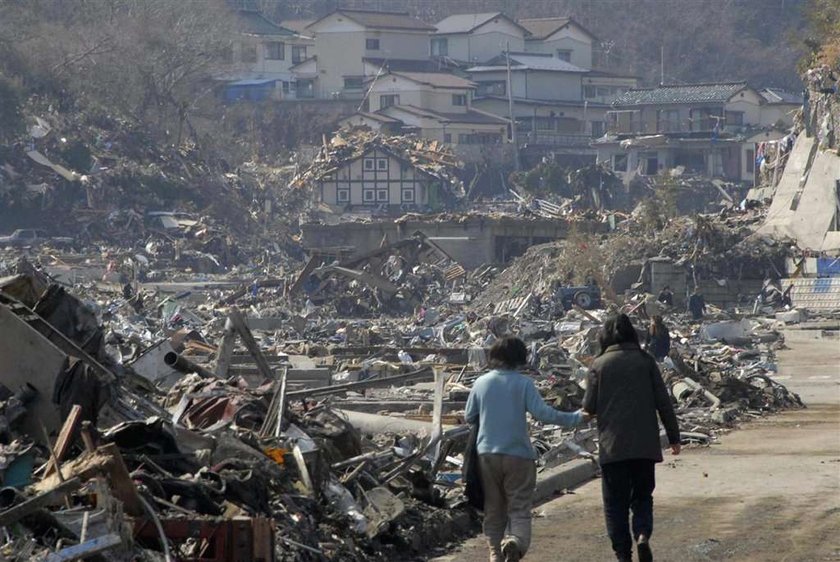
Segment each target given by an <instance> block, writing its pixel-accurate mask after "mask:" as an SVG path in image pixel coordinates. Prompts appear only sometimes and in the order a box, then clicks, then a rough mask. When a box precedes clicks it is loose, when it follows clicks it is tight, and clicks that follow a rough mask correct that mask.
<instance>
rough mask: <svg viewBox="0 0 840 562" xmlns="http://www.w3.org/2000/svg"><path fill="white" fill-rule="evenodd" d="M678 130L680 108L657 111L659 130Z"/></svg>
mask: <svg viewBox="0 0 840 562" xmlns="http://www.w3.org/2000/svg"><path fill="white" fill-rule="evenodd" d="M679 130H680V110H679V109H662V110H660V111H659V132H661V133H672V132H677V131H679Z"/></svg>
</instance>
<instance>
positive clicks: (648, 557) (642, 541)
mask: <svg viewBox="0 0 840 562" xmlns="http://www.w3.org/2000/svg"><path fill="white" fill-rule="evenodd" d="M636 551H637V552H638V553H639V562H653V552H651V550H650V543H649V542H648V538H647V537H645V536H641V537H639V543H638V544H637V545H636Z"/></svg>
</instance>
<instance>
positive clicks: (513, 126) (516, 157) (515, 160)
mask: <svg viewBox="0 0 840 562" xmlns="http://www.w3.org/2000/svg"><path fill="white" fill-rule="evenodd" d="M505 61H506V62H507V94H508V116H509V117H510V140H511V142H512V143H513V169H514V170H516V171H517V172H518V171H519V170H520V169H522V163H521V162H520V161H519V140H518V139H517V136H516V119H514V117H513V86H512V81H511V78H510V41H508V42H507V46H506V47H505ZM534 126H536V124H535V125H534Z"/></svg>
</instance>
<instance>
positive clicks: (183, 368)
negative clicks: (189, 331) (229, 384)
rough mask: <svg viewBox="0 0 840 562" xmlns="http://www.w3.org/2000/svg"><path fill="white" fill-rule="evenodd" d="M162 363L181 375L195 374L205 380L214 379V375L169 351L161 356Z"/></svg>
mask: <svg viewBox="0 0 840 562" xmlns="http://www.w3.org/2000/svg"><path fill="white" fill-rule="evenodd" d="M163 362H164V363H166V365H167V366H168V367H171V368H173V369H175V370H176V371H179V372H181V373H186V374H189V373H196V374H197V375H198V376H200V377H202V378H205V379H215V378H216V375H215V374H213V373H211V372H210V371H208V370H207V369H205V368H204V367H202V366H201V365H196V364H195V363H193V362H192V361H190V360H189V359H187V358H186V357H184V356H183V355H178V354H177V353H175V352H174V351H170V352H169V353H167V354H166V355H164V356H163Z"/></svg>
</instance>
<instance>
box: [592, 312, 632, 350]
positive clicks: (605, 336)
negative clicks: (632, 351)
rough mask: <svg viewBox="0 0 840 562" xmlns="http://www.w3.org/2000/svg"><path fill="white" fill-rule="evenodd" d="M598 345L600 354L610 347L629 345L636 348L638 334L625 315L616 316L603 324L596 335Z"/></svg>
mask: <svg viewBox="0 0 840 562" xmlns="http://www.w3.org/2000/svg"><path fill="white" fill-rule="evenodd" d="M598 343H599V344H600V345H601V353H604V351H606V349H607V348H608V347H609V346H611V345H618V344H623V343H630V344H634V345H637V346H638V345H639V334H637V333H636V328H634V327H633V323H632V322H630V318H629V317H628V316H627V315H626V314H617V315H615V316H610V317H609V318H607V320H606V321H605V322H604V326H603V327H602V328H601V332H600V333H599V334H598Z"/></svg>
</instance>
